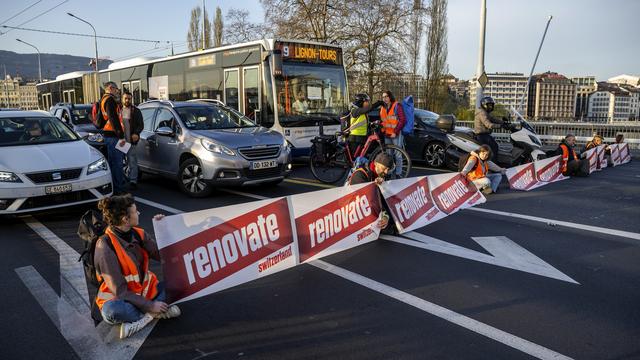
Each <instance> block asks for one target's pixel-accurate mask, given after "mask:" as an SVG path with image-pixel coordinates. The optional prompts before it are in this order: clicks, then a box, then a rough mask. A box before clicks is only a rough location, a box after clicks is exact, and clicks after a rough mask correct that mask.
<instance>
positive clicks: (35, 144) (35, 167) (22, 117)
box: [0, 111, 113, 215]
mask: <svg viewBox="0 0 640 360" xmlns="http://www.w3.org/2000/svg"><path fill="white" fill-rule="evenodd" d="M112 189H113V187H112V184H111V172H110V171H109V165H108V164H107V160H106V159H105V158H104V156H103V155H102V154H101V153H100V152H99V151H98V150H96V149H95V148H93V147H91V146H89V144H87V143H86V142H85V141H83V140H82V138H81V137H79V136H78V135H77V134H76V133H74V132H73V131H72V130H70V129H69V128H68V127H67V126H66V125H64V123H62V121H60V120H59V119H57V118H55V117H53V116H51V115H50V114H49V113H47V112H44V111H0V215H3V214H18V213H24V212H32V211H38V210H45V209H53V208H59V207H63V206H70V205H77V204H83V203H89V202H95V201H97V200H100V199H102V198H104V197H105V196H109V195H111V193H112V192H113V190H112Z"/></svg>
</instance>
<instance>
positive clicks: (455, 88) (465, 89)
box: [449, 80, 469, 100]
mask: <svg viewBox="0 0 640 360" xmlns="http://www.w3.org/2000/svg"><path fill="white" fill-rule="evenodd" d="M449 92H451V93H452V94H453V96H455V97H456V98H457V99H460V100H468V99H469V81H467V80H458V81H456V82H454V83H453V84H450V85H449Z"/></svg>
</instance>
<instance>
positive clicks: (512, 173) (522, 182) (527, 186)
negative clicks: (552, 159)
mask: <svg viewBox="0 0 640 360" xmlns="http://www.w3.org/2000/svg"><path fill="white" fill-rule="evenodd" d="M507 179H508V180H509V187H510V188H511V189H514V190H524V191H529V190H533V189H535V188H537V187H539V186H541V185H542V184H540V183H539V182H538V179H537V177H536V171H535V165H534V164H533V163H529V164H524V165H519V166H514V167H511V168H508V169H507Z"/></svg>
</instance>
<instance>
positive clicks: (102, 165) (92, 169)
mask: <svg viewBox="0 0 640 360" xmlns="http://www.w3.org/2000/svg"><path fill="white" fill-rule="evenodd" d="M107 169H108V167H107V159H105V158H100V160H98V161H94V162H92V163H91V164H89V167H87V175H91V174H93V173H97V172H98V171H107Z"/></svg>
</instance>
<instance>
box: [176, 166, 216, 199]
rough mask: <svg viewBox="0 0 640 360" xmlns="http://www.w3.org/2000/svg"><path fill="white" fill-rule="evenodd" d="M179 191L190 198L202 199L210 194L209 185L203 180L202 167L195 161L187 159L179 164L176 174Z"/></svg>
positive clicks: (210, 188)
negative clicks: (178, 170) (178, 171)
mask: <svg viewBox="0 0 640 360" xmlns="http://www.w3.org/2000/svg"><path fill="white" fill-rule="evenodd" d="M178 184H179V185H180V189H182V191H184V192H185V193H187V195H189V196H191V197H204V196H208V195H210V194H211V191H212V190H213V189H212V187H211V185H210V184H208V183H207V182H206V181H204V179H203V175H202V166H200V163H199V162H198V160H197V159H194V158H191V159H187V160H185V161H183V162H182V164H180V173H179V174H178Z"/></svg>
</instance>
